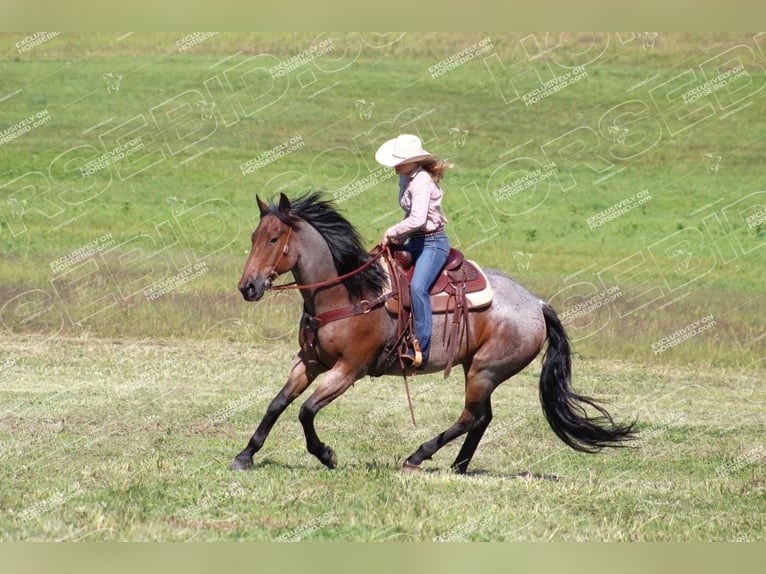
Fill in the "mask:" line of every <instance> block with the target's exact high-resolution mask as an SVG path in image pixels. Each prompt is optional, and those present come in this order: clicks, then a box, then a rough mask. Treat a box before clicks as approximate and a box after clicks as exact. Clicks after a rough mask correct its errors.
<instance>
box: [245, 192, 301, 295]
mask: <svg viewBox="0 0 766 574" xmlns="http://www.w3.org/2000/svg"><path fill="white" fill-rule="evenodd" d="M257 201H258V208H259V209H260V211H261V221H260V223H259V224H258V227H256V228H255V231H253V235H252V247H251V248H250V256H249V257H248V258H247V263H245V270H244V272H243V273H242V278H241V279H240V280H239V286H238V288H239V290H240V292H241V293H242V296H243V297H244V298H245V300H246V301H258V300H259V299H260V298H261V297H263V294H264V293H265V292H266V289H268V288H269V287H271V283H272V281H274V279H276V278H277V276H279V275H281V274H282V273H286V272H288V271H290V270H291V269H292V268H293V267H294V266H295V263H296V262H297V260H298V255H297V253H291V252H290V236H291V234H292V230H293V225H294V224H293V222H292V221H291V220H292V216H291V215H290V200H288V199H287V197H286V196H285V195H284V194H282V195H281V196H280V200H279V206H278V207H277V208H274V207H269V206H268V205H266V204H265V203H263V202H262V201H261V200H260V198H257Z"/></svg>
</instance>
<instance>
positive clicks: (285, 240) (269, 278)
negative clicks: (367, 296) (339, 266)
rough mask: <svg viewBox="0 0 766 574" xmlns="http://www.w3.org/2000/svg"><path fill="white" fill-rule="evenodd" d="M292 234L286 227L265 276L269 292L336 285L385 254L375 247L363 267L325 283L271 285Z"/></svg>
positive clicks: (382, 248) (380, 248) (378, 247)
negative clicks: (285, 231) (272, 262)
mask: <svg viewBox="0 0 766 574" xmlns="http://www.w3.org/2000/svg"><path fill="white" fill-rule="evenodd" d="M292 232H293V227H292V225H288V227H287V233H285V234H284V236H283V239H282V241H281V243H280V246H279V250H278V251H277V256H276V258H275V260H274V264H273V265H272V266H271V271H269V273H268V274H267V275H266V288H267V289H270V290H271V291H285V290H287V289H317V288H319V287H327V286H329V285H335V284H337V283H340V282H341V281H344V280H345V279H348V278H349V277H353V276H354V275H357V274H359V273H361V272H362V271H364V270H365V269H367V268H368V267H369V266H370V265H372V264H373V263H375V262H376V261H377V260H378V259H379V258H380V257H381V256H382V255H383V254H384V253H386V251H387V248H385V247H381V246H380V245H376V246H375V247H374V248H373V250H372V251H370V256H371V257H370V258H369V259H368V260H367V261H365V262H364V264H363V265H361V266H360V267H358V268H356V269H354V270H352V271H349V272H348V273H344V274H343V275H339V276H338V277H332V278H331V279H326V280H325V281H319V282H317V283H307V284H305V285H298V284H297V283H296V282H295V281H293V282H292V283H285V284H283V285H273V282H274V280H275V279H276V278H277V277H279V275H280V273H279V271H278V270H277V268H278V267H279V264H280V263H281V262H282V258H283V257H284V256H285V255H287V253H288V252H289V251H290V245H289V241H290V235H291V234H292Z"/></svg>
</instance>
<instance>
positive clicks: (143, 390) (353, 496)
mask: <svg viewBox="0 0 766 574" xmlns="http://www.w3.org/2000/svg"><path fill="white" fill-rule="evenodd" d="M0 350H1V353H2V354H1V355H0V359H1V360H2V361H3V365H4V367H3V370H2V371H0V393H2V396H3V413H2V418H1V419H0V421H1V422H0V424H1V425H2V426H0V438H1V439H2V449H3V450H2V455H3V460H4V464H3V467H2V474H1V475H0V484H2V489H1V490H0V500H1V502H2V507H3V508H4V511H3V513H2V515H1V516H0V525H1V526H2V529H0V531H2V532H3V540H5V541H10V540H59V539H67V540H79V539H84V540H240V539H241V540H276V539H279V538H280V537H282V538H287V539H290V538H292V539H304V540H368V541H394V540H396V541H427V540H433V539H438V540H509V541H517V540H559V541H575V540H610V541H628V540H632V541H649V540H654V541H663V540H664V541H670V540H674V541H703V540H707V541H712V540H729V541H733V540H738V539H740V540H742V539H744V540H749V541H755V540H761V541H762V540H763V538H764V531H765V530H764V527H765V526H766V525H764V518H763V517H764V516H766V513H765V512H764V511H765V510H766V507H765V506H764V500H766V498H764V490H765V489H766V483H765V482H764V481H765V479H766V477H765V476H764V472H763V464H762V456H763V448H764V445H763V433H764V430H765V429H764V426H765V423H766V421H764V417H763V401H764V400H766V394H764V389H763V388H762V386H761V385H760V381H759V380H758V379H756V378H755V377H752V376H745V375H741V374H739V373H735V372H731V371H722V372H717V373H702V374H700V373H698V372H695V371H693V370H689V369H673V370H671V369H666V368H650V369H647V368H644V367H637V366H635V365H631V364H622V363H615V362H611V361H597V360H578V361H576V362H575V376H576V379H575V383H576V386H577V388H578V389H581V390H583V391H586V392H588V393H592V394H595V395H598V396H604V397H606V398H608V399H609V400H610V402H611V403H612V404H611V406H610V408H611V410H612V411H613V413H614V414H615V416H617V417H618V418H623V419H624V418H628V417H633V416H637V417H638V418H639V424H640V428H641V430H642V433H643V438H642V440H641V442H640V444H639V446H638V448H635V449H631V450H623V451H613V452H604V453H602V454H598V455H585V454H579V453H575V452H574V451H571V450H569V449H568V448H566V447H565V446H564V445H563V444H562V443H561V442H560V441H559V440H558V439H557V438H556V437H555V436H554V435H553V433H552V432H551V431H550V429H549V428H548V427H547V424H546V422H545V420H544V418H543V416H542V412H541V410H540V407H539V404H538V402H537V389H536V385H537V381H536V377H537V376H538V373H539V363H537V362H536V363H535V364H534V365H533V366H532V367H530V369H529V371H527V372H525V373H523V374H522V375H520V376H519V377H517V378H516V379H514V380H513V381H512V382H509V383H506V384H505V385H503V386H502V387H500V388H499V389H498V391H497V392H496V393H495V401H494V405H495V408H494V410H495V420H494V422H493V423H492V425H491V426H490V428H489V430H488V431H487V435H486V436H485V441H484V443H483V444H482V445H481V446H480V448H479V451H478V452H477V455H476V457H475V458H474V462H473V464H472V466H471V468H470V469H469V474H468V475H466V476H457V475H453V474H452V473H450V472H449V470H448V467H449V464H450V463H451V461H452V459H453V458H454V456H455V454H456V452H457V445H455V446H453V445H450V446H448V447H445V448H444V449H442V451H440V452H439V453H438V454H437V456H436V457H435V458H434V460H433V461H431V462H429V463H427V464H426V465H425V472H424V473H422V474H420V475H417V476H405V475H401V474H400V473H399V470H398V469H399V465H400V464H401V462H402V460H403V459H404V458H406V456H408V455H409V454H410V453H411V452H412V451H414V450H415V448H416V447H417V446H418V445H419V444H420V443H421V442H422V441H424V440H426V439H428V438H430V437H431V436H433V435H434V434H436V433H437V432H439V431H441V430H443V429H444V428H446V426H448V425H449V424H451V423H452V421H453V420H454V418H455V417H456V416H457V414H458V413H459V411H460V408H461V400H462V397H461V390H462V384H461V382H460V381H459V380H458V378H456V377H455V376H452V377H450V379H448V380H442V378H441V377H440V376H421V377H417V378H416V379H415V381H414V382H412V383H411V386H412V394H413V402H414V409H415V415H416V420H417V423H418V426H417V427H416V428H412V426H411V424H410V422H409V413H408V410H407V407H406V400H405V397H404V389H403V387H402V385H401V382H400V381H397V380H396V379H392V378H389V379H376V380H364V381H360V382H359V383H358V384H357V385H356V386H355V387H354V388H353V389H351V390H350V391H349V392H348V393H347V394H346V395H344V396H343V397H342V398H341V399H339V400H338V401H337V402H336V403H334V404H333V405H332V406H330V407H328V408H327V409H326V410H324V411H322V413H321V414H320V416H319V417H318V419H317V428H318V432H319V434H320V436H321V437H322V439H323V440H325V441H326V442H327V443H328V444H330V445H332V446H333V447H334V448H335V450H336V452H337V454H338V457H339V461H340V464H339V467H338V468H337V469H336V470H334V471H328V470H326V469H325V468H324V467H323V466H322V465H321V464H320V463H319V462H318V461H317V460H316V459H315V458H314V457H312V456H311V455H309V454H308V453H307V452H306V450H305V446H304V440H303V433H302V430H301V428H300V424H299V423H298V421H297V412H298V408H297V407H298V403H296V404H295V405H292V406H291V407H290V408H289V409H288V410H287V411H286V413H285V414H284V416H283V417H282V419H280V421H279V422H278V423H277V425H276V427H275V428H274V431H273V433H272V435H271V436H270V437H269V440H268V441H267V443H266V445H265V447H264V449H263V450H262V451H261V453H259V454H258V455H257V456H256V468H255V470H253V471H252V472H245V473H234V472H232V471H229V470H228V469H227V465H228V462H229V461H230V459H231V458H232V457H233V456H234V455H235V454H236V453H237V452H239V450H240V449H241V448H242V447H243V446H244V444H245V442H246V440H247V438H248V437H249V434H250V433H251V432H252V430H253V428H254V426H255V424H256V423H257V422H258V420H259V418H260V416H262V414H263V411H264V408H265V406H266V404H267V402H268V400H269V398H270V397H271V396H272V395H273V394H275V393H276V391H277V390H278V389H279V388H280V386H281V383H282V380H283V379H284V376H285V372H286V370H287V359H288V357H287V356H286V352H285V348H284V345H283V344H279V343H278V344H275V343H269V342H268V341H264V340H258V341H257V345H255V346H252V345H243V344H241V343H225V342H221V341H219V342H215V343H210V342H206V343H195V342H192V341H187V342H183V343H176V342H167V341H159V340H156V341H130V340H114V341H105V340H98V339H96V340H91V339H88V338H83V339H79V340H78V339H59V340H57V342H56V344H55V345H51V344H50V342H49V341H45V340H42V339H38V338H33V339H25V340H18V339H11V338H7V337H5V338H3V339H2V340H1V341H0ZM727 464H729V465H730V466H729V467H728V468H729V469H730V471H731V472H730V474H728V475H726V474H725V473H724V468H725V466H726V465H727Z"/></svg>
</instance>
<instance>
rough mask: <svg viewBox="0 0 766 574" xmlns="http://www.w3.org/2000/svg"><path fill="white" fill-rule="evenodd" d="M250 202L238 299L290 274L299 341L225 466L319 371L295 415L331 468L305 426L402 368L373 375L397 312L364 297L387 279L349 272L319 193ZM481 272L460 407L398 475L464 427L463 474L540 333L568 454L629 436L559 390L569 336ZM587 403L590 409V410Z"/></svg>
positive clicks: (550, 406)
mask: <svg viewBox="0 0 766 574" xmlns="http://www.w3.org/2000/svg"><path fill="white" fill-rule="evenodd" d="M258 206H259V208H260V216H261V219H260V223H259V225H258V227H257V228H256V229H255V231H254V232H253V234H252V249H251V252H250V256H249V257H248V259H247V263H246V264H245V269H244V273H243V274H242V279H241V280H240V282H239V290H240V291H241V292H242V295H243V296H244V298H245V299H246V300H247V301H258V300H259V299H260V298H261V297H263V294H264V293H265V292H266V290H268V289H269V288H270V287H271V286H272V282H273V281H274V279H276V277H277V276H278V275H281V274H283V273H287V272H292V275H293V277H294V279H295V281H296V286H297V287H299V288H301V295H302V297H303V305H304V314H303V318H302V320H301V327H300V331H299V343H300V347H301V348H300V351H299V352H298V355H297V358H296V360H295V362H294V363H293V366H292V369H291V370H290V374H289V376H288V378H287V383H286V384H285V386H284V387H283V388H282V390H281V391H279V393H277V395H276V397H274V399H273V400H272V401H271V403H270V404H269V406H268V408H267V409H266V414H265V416H264V417H263V420H262V421H261V423H260V425H258V428H257V429H256V431H255V434H253V436H252V438H251V439H250V441H249V442H248V444H247V447H246V448H245V449H244V450H243V451H242V452H240V453H239V454H238V455H237V456H236V458H234V461H233V462H232V464H231V468H233V469H247V468H251V467H252V466H253V455H254V454H255V453H256V452H258V451H259V450H260V449H261V447H262V446H263V443H264V441H265V440H266V437H267V436H268V434H269V432H270V431H271V429H272V427H273V425H274V423H275V422H276V421H277V418H279V416H280V414H281V413H282V412H283V411H284V410H285V409H286V408H287V406H288V405H289V404H290V403H292V402H293V401H294V400H295V399H296V398H298V396H299V395H300V394H301V393H303V392H304V391H305V390H306V388H308V386H309V385H310V384H311V383H312V382H313V381H314V379H315V378H317V376H319V375H323V377H322V378H321V380H320V382H319V383H318V385H317V386H316V388H315V389H314V392H313V393H312V394H311V396H310V397H309V398H308V399H307V400H306V401H305V402H304V403H303V405H302V406H301V408H300V412H299V415H298V418H299V420H300V422H301V425H302V426H303V430H304V433H305V435H306V447H307V449H308V451H309V452H310V453H311V454H313V455H314V456H316V457H317V458H318V459H319V460H320V461H321V462H322V464H324V465H325V466H327V467H328V468H334V467H335V466H336V465H337V463H338V460H337V456H336V455H335V452H334V451H333V449H332V448H330V447H329V446H327V445H326V444H324V443H323V442H322V441H321V440H320V439H319V436H318V435H317V432H316V429H315V428H314V418H315V417H316V415H317V413H318V412H319V410H320V409H322V408H324V407H325V406H327V405H328V404H330V403H331V402H332V401H334V400H335V399H337V398H338V397H339V396H341V395H342V394H343V393H344V392H345V391H346V390H347V389H348V388H349V387H350V386H351V385H352V384H353V383H354V382H355V381H357V380H358V379H360V378H361V377H364V376H366V375H378V374H391V375H397V374H398V375H400V376H401V374H402V372H401V368H400V365H399V364H398V363H395V364H393V365H392V366H391V367H390V369H389V370H388V372H387V373H380V372H375V369H376V367H378V366H379V365H380V364H381V358H382V355H383V354H385V350H386V348H387V345H388V344H389V343H390V342H391V340H392V337H393V336H394V334H395V332H396V325H395V321H396V317H394V316H392V315H391V314H389V312H388V311H387V310H386V309H385V307H384V306H383V305H377V306H375V305H369V303H368V302H370V301H375V300H379V299H378V298H379V296H380V295H381V294H383V291H384V290H385V289H386V286H387V284H388V281H387V277H386V274H385V273H384V271H383V268H382V265H381V263H380V260H377V261H375V262H374V263H373V264H370V265H368V266H367V267H365V268H364V269H363V270H362V271H359V272H357V273H354V271H355V270H358V269H359V268H360V267H363V266H364V264H365V263H367V262H368V261H369V260H370V258H371V255H370V254H369V253H368V252H367V251H366V250H365V249H364V247H363V246H362V240H361V238H360V235H359V234H358V232H357V230H356V229H355V228H354V226H353V225H351V224H350V223H349V222H348V221H347V220H346V219H345V218H344V217H343V216H342V215H341V214H340V213H338V211H337V210H336V209H335V208H334V207H333V206H332V205H331V204H330V203H329V202H327V201H323V200H321V199H320V197H319V195H318V194H311V195H307V196H304V197H302V198H299V199H297V200H295V201H293V202H292V203H291V202H290V200H289V199H288V198H287V197H286V196H285V195H284V194H282V195H281V198H280V201H279V204H278V205H266V204H265V203H263V202H262V201H261V200H260V199H258ZM485 272H486V274H487V276H488V278H489V282H490V284H491V286H492V288H493V290H494V297H493V301H492V303H491V304H490V305H489V306H487V307H485V308H483V309H480V310H476V311H471V312H470V313H469V319H468V322H469V327H470V328H469V330H468V333H469V337H468V339H469V340H468V341H467V342H464V344H461V345H460V349H459V352H458V354H457V356H456V358H455V364H461V365H462V367H463V370H464V372H465V406H464V408H463V412H462V413H461V414H460V416H459V417H458V419H457V421H456V422H455V424H453V425H452V426H451V427H449V428H448V429H446V430H445V431H444V432H441V433H439V434H438V435H436V436H435V437H434V438H432V439H431V440H429V441H427V442H425V443H423V444H422V445H420V447H419V448H418V449H417V450H416V451H415V452H414V453H412V454H411V455H410V456H409V458H407V460H406V461H405V462H404V465H403V467H402V470H405V471H407V470H418V469H419V468H420V464H421V463H422V462H423V461H424V460H428V459H430V458H431V457H432V456H433V455H434V454H435V453H436V451H438V450H439V449H440V448H441V447H443V446H444V445H445V444H447V443H449V442H450V441H452V440H454V439H456V438H458V437H460V436H462V435H464V434H466V433H467V436H466V438H465V442H464V444H463V446H462V448H461V449H460V451H459V453H458V455H457V458H456V459H455V462H454V463H453V468H454V469H455V470H456V471H457V472H460V473H464V472H465V471H466V469H467V467H468V464H469V463H470V461H471V457H472V456H473V454H474V452H475V451H476V447H477V446H478V444H479V441H480V440H481V437H482V435H483V434H484V431H485V430H486V429H487V426H488V425H489V423H490V421H491V420H492V405H491V397H492V392H493V391H494V390H495V389H496V388H497V387H498V386H499V385H500V383H502V382H503V381H506V380H508V379H509V378H510V377H512V376H513V375H515V374H516V373H518V372H519V371H521V370H522V369H524V368H525V367H526V366H527V365H528V364H529V363H530V362H531V361H532V360H533V359H534V358H535V357H536V356H537V355H538V354H539V353H540V351H541V350H542V348H543V345H544V343H545V342H546V340H547V341H548V348H547V350H546V352H545V355H544V359H543V364H542V373H541V375H540V400H541V402H542V407H543V412H544V414H545V417H546V418H547V420H548V423H549V424H550V426H551V428H552V429H553V432H555V433H556V435H558V437H559V438H560V439H561V440H562V441H564V442H565V443H566V444H567V445H569V446H570V447H572V448H573V449H575V450H579V451H585V452H595V451H598V450H600V449H601V448H603V447H611V446H621V445H622V443H623V442H624V441H626V440H628V439H631V438H634V435H635V429H634V425H635V423H632V424H617V423H615V422H614V421H613V420H612V417H611V416H610V415H609V413H608V412H607V411H606V410H605V409H604V408H603V407H602V406H600V405H598V404H597V403H596V402H595V401H594V400H593V399H591V398H589V397H586V396H582V395H579V394H577V393H575V392H574V391H573V390H572V388H571V387H570V371H571V359H570V348H569V343H568V340H567V335H566V333H565V331H564V328H563V326H562V324H561V322H560V320H559V318H558V316H557V315H556V312H555V311H554V310H553V308H552V307H551V306H550V305H548V304H547V303H544V302H542V301H541V300H540V299H538V298H537V297H535V296H533V295H531V294H530V293H529V292H527V291H526V290H525V289H524V288H523V287H521V286H520V285H518V284H516V283H515V282H514V281H513V280H511V279H510V278H509V277H507V276H506V275H503V274H502V273H499V272H497V271H492V270H485ZM317 284H319V285H317ZM355 303H356V304H357V308H362V309H363V310H364V311H365V312H361V313H359V314H355V315H353V316H348V317H344V318H343V319H341V320H336V321H332V322H327V323H326V324H324V325H322V326H321V328H318V329H316V328H311V327H310V325H311V319H312V318H316V317H317V316H319V315H323V314H324V316H327V315H326V314H327V313H328V312H331V311H334V310H339V309H347V308H349V306H353V305H354V304H355ZM368 307H373V308H371V309H369V308H368ZM447 320H449V316H445V315H444V314H436V315H434V325H433V333H434V336H433V337H432V345H431V354H430V359H429V362H428V365H427V367H426V368H425V370H424V372H438V371H441V370H444V368H445V366H446V361H447V357H446V351H445V349H444V346H443V344H442V342H441V339H442V337H441V336H439V334H440V333H441V332H442V328H443V325H444V323H443V322H444V321H447ZM314 326H316V325H314ZM309 331H311V332H309ZM586 408H587V410H594V411H595V413H592V414H590V415H589V414H588V412H587V410H586Z"/></svg>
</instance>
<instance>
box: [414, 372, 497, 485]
mask: <svg viewBox="0 0 766 574" xmlns="http://www.w3.org/2000/svg"><path fill="white" fill-rule="evenodd" d="M493 390H494V385H492V383H491V382H490V381H489V380H487V379H484V378H479V377H475V378H471V379H469V381H468V383H467V384H466V389H465V407H464V408H463V412H462V413H461V414H460V417H458V419H457V422H456V423H455V424H454V425H452V426H451V427H449V428H448V429H447V430H445V431H444V432H443V433H440V434H438V435H436V436H435V437H434V438H432V439H431V440H429V441H427V442H424V443H423V444H421V445H420V447H419V448H418V450H416V451H415V452H414V453H413V454H411V455H410V457H409V458H408V459H407V460H406V461H405V462H404V465H403V467H402V470H404V471H409V470H419V468H420V464H421V463H422V462H423V461H424V460H429V459H430V458H431V457H432V456H433V455H434V454H435V453H436V451H437V450H439V449H440V448H441V447H443V446H444V445H445V444H447V443H449V442H451V441H453V440H455V439H456V438H458V437H459V436H462V435H464V434H465V433H467V432H469V436H468V438H467V439H466V442H468V441H469V440H470V441H471V442H473V441H474V440H475V442H476V445H478V444H479V439H481V435H482V434H483V433H484V429H486V428H487V424H489V422H487V423H486V424H485V422H484V417H485V416H486V414H487V407H489V395H490V394H491V393H492V391H493ZM489 415H490V417H491V409H490V411H489ZM474 430H475V431H476V434H474V435H473V437H475V438H472V436H471V434H470V433H472V432H473V431H474ZM476 445H474V446H473V449H470V444H469V448H468V449H466V447H465V445H464V446H463V449H461V453H462V452H463V450H465V451H466V452H465V453H464V454H468V451H469V450H470V451H471V452H470V454H471V455H473V451H474V450H476ZM458 458H459V459H462V458H463V457H460V456H458ZM468 459H469V460H470V457H468ZM456 462H457V461H456ZM465 466H466V467H467V466H468V463H467V462H466V464H465Z"/></svg>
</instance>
